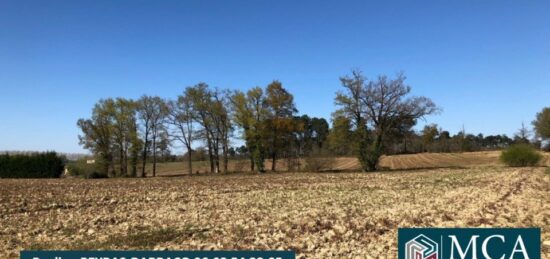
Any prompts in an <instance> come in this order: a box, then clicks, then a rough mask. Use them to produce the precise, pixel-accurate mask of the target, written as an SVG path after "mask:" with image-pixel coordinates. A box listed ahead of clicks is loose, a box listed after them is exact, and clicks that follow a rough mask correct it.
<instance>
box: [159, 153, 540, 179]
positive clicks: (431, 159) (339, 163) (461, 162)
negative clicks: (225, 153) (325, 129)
mask: <svg viewBox="0 0 550 259" xmlns="http://www.w3.org/2000/svg"><path fill="white" fill-rule="evenodd" d="M500 153H501V152H500V151H482V152H464V153H421V154H407V155H393V156H383V157H382V158H381V161H380V166H381V167H384V168H387V169H391V170H405V169H424V168H445V167H479V166H502V165H503V164H502V163H501V162H500V160H499V156H500ZM543 155H544V157H543V160H542V161H541V165H547V166H550V154H548V153H543ZM331 161H332V163H331V164H330V165H329V166H328V167H327V168H324V170H326V171H334V170H335V171H359V170H361V166H360V164H359V161H358V160H357V158H355V157H337V158H333V159H331ZM300 164H301V165H302V168H303V167H305V161H304V160H301V161H300ZM193 166H194V169H193V171H195V172H194V173H196V172H197V171H199V172H200V173H205V172H208V170H209V167H208V163H206V162H204V161H202V162H195V163H194V165H193ZM149 167H150V166H149ZM265 168H266V169H269V168H271V162H270V161H269V160H266V162H265ZM229 169H230V170H231V171H249V170H250V164H249V162H248V160H241V161H230V162H229ZM277 169H278V170H279V171H286V170H287V167H286V162H285V160H284V159H281V160H279V161H278V162H277ZM148 171H149V172H151V171H152V170H151V169H150V168H148ZM157 172H158V175H160V176H163V175H164V176H168V175H183V174H188V170H187V163H186V162H170V163H160V164H159V165H158V168H157Z"/></svg>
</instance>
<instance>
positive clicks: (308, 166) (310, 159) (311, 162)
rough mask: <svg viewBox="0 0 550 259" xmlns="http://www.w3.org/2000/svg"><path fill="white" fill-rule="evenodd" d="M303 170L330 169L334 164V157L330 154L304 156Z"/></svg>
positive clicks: (320, 170) (318, 170) (317, 170)
mask: <svg viewBox="0 0 550 259" xmlns="http://www.w3.org/2000/svg"><path fill="white" fill-rule="evenodd" d="M304 161H305V168H304V169H305V170H306V171H307V172H322V171H331V170H333V166H334V164H335V159H334V157H332V156H315V155H309V156H307V157H305V158H304Z"/></svg>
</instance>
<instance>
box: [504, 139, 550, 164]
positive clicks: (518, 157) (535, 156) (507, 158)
mask: <svg viewBox="0 0 550 259" xmlns="http://www.w3.org/2000/svg"><path fill="white" fill-rule="evenodd" d="M541 158H542V155H541V154H539V153H538V151H537V150H536V149H535V148H533V147H532V146H530V145H528V144H516V145H513V146H511V147H509V148H508V149H506V150H505V151H502V154H501V155H500V160H502V162H504V163H505V164H507V165H508V166H534V165H536V164H537V163H538V162H539V161H540V160H541Z"/></svg>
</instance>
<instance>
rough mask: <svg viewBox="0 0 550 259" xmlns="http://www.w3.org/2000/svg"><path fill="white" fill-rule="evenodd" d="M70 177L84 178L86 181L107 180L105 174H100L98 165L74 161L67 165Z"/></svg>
mask: <svg viewBox="0 0 550 259" xmlns="http://www.w3.org/2000/svg"><path fill="white" fill-rule="evenodd" d="M67 170H68V171H69V175H70V176H77V177H84V178H86V179H94V178H107V174H105V173H103V172H101V170H100V166H99V165H98V164H87V163H86V161H76V162H72V163H70V164H68V165H67Z"/></svg>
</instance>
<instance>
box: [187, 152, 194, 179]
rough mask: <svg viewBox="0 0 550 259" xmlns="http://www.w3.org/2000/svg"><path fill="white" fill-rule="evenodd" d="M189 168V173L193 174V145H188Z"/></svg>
mask: <svg viewBox="0 0 550 259" xmlns="http://www.w3.org/2000/svg"><path fill="white" fill-rule="evenodd" d="M187 168H188V169H189V174H190V175H191V174H193V159H191V146H187Z"/></svg>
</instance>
